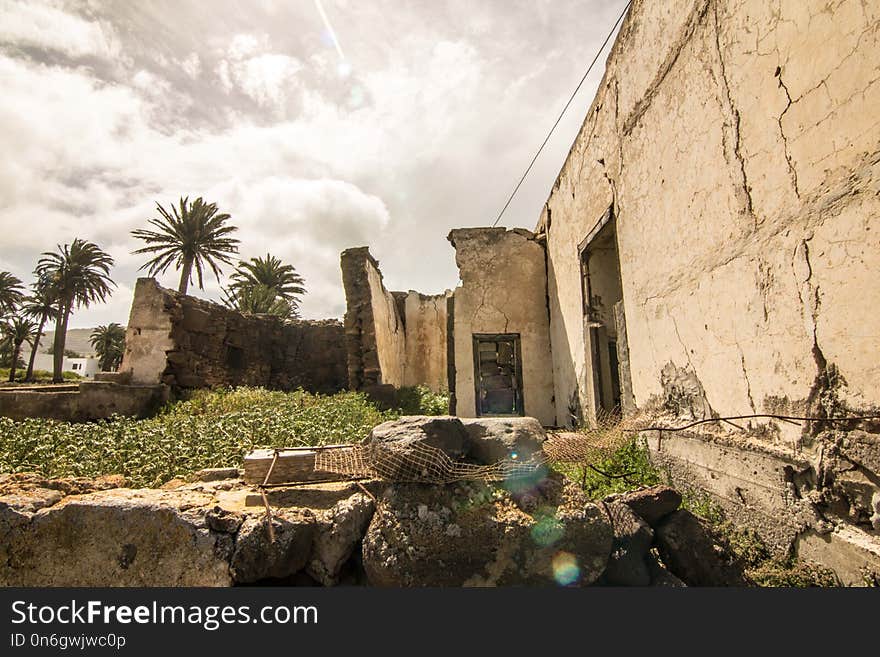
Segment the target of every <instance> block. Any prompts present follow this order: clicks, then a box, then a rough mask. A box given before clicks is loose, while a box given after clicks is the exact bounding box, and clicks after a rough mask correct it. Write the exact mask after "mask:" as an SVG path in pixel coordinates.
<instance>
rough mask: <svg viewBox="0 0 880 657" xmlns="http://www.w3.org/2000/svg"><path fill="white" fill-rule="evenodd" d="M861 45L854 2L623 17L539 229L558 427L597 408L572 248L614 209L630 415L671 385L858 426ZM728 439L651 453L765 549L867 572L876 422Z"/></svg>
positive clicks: (867, 49) (871, 334) (867, 253)
mask: <svg viewBox="0 0 880 657" xmlns="http://www.w3.org/2000/svg"><path fill="white" fill-rule="evenodd" d="M878 41H880V5H878V4H877V3H872V2H864V1H860V0H835V1H831V2H824V1H823V2H819V1H817V0H804V1H798V2H794V1H791V2H789V1H780V0H776V1H770V2H765V1H759V0H739V1H737V0H674V1H670V2H664V3H648V2H646V1H645V0H635V1H634V2H633V5H632V7H631V9H630V12H629V15H628V16H627V18H626V20H625V21H624V23H623V25H622V27H621V30H620V33H619V35H618V38H617V41H616V42H615V45H614V47H613V49H612V52H611V54H610V55H609V58H608V62H607V68H606V73H605V77H604V79H603V81H602V83H601V84H600V87H599V90H598V92H597V94H596V97H595V99H594V101H593V103H592V105H591V106H590V108H589V111H588V114H587V118H586V120H585V122H584V125H583V127H582V129H581V132H580V134H579V135H578V137H577V139H576V141H575V143H574V144H573V146H572V148H571V151H570V153H569V156H568V159H567V161H566V162H565V164H564V166H563V168H562V170H561V172H560V175H559V177H558V179H557V181H556V184H555V185H554V188H553V190H552V192H551V195H550V198H549V199H548V201H547V204H546V206H545V208H544V211H543V213H542V215H541V218H540V221H539V224H538V228H537V229H536V232H538V233H539V234H541V233H543V234H545V235H546V244H547V254H548V265H547V269H548V289H549V299H550V318H551V340H552V354H553V359H554V387H555V391H556V404H557V413H558V415H559V417H560V418H564V417H566V413H565V411H566V409H568V408H571V407H572V406H573V405H574V403H575V402H577V403H579V404H582V405H583V407H584V408H585V409H590V408H593V407H594V400H592V399H591V395H592V385H588V382H591V381H592V373H591V372H590V370H589V368H590V363H589V362H588V359H586V358H585V355H584V351H585V349H584V338H583V328H582V321H583V320H582V309H581V291H580V280H579V262H578V253H577V245H578V244H579V243H580V242H581V240H583V239H584V237H585V236H586V235H587V234H588V233H589V232H590V230H591V229H592V228H593V226H594V225H595V224H596V222H597V220H598V219H599V218H600V217H601V216H602V214H603V213H604V212H605V210H606V208H607V207H608V205H609V204H612V203H613V204H614V209H615V216H616V220H617V241H618V249H619V253H620V267H621V279H622V285H623V298H624V306H625V314H626V328H627V335H628V342H629V353H630V370H631V376H632V382H633V393H634V396H635V401H636V403H637V405H638V406H639V407H642V408H651V407H652V406H653V403H654V402H655V401H656V400H657V399H658V398H659V399H660V400H661V401H662V400H663V399H664V395H665V396H666V398H667V399H668V393H669V390H668V389H666V388H664V385H663V382H664V381H670V380H674V381H678V380H688V381H691V382H692V384H693V386H692V387H694V388H695V389H698V390H699V396H700V399H699V400H696V401H698V402H700V403H696V404H695V403H690V404H685V405H684V406H683V407H686V408H688V409H690V412H691V413H692V414H693V413H694V409H695V408H696V409H697V414H701V415H711V414H712V413H716V414H718V415H722V416H723V415H739V414H748V413H762V412H763V413H783V414H793V415H802V414H809V415H819V416H822V415H823V414H825V413H829V412H836V413H840V412H842V411H850V412H857V413H858V412H862V413H864V412H871V411H873V412H876V411H877V409H878V407H880V360H878V359H877V354H878V353H880V329H878V322H877V319H876V317H877V309H878V307H880V278H878V276H877V272H878V270H880V221H878V216H880V115H878V113H877V108H878V107H880V43H878ZM664 372H665V374H666V375H665V376H664V375H663V373H664ZM691 401H692V402H693V401H694V400H691ZM700 409H702V410H700ZM761 422H762V423H763V422H764V421H761ZM741 424H742V429H745V430H746V431H739V430H734V428H733V427H727V426H725V427H724V428H722V429H717V430H716V429H714V428H712V429H711V430H710V429H709V428H708V427H701V430H700V432H698V433H693V434H690V435H684V434H669V435H668V436H666V437H665V438H664V439H663V440H662V441H661V440H656V441H653V439H652V442H651V443H650V447H651V449H652V452H653V453H654V455H655V457H656V458H658V459H659V460H660V462H661V463H662V464H663V465H666V466H668V467H669V468H670V472H671V473H672V474H673V475H674V476H676V481H677V482H678V483H680V484H682V485H692V486H697V487H701V488H703V489H704V490H708V491H709V492H711V493H712V494H713V496H714V497H715V498H716V500H719V501H720V502H721V503H722V504H723V505H724V506H725V508H727V509H728V511H730V512H731V513H732V515H733V517H734V518H738V519H742V521H743V522H746V523H747V524H751V525H752V526H753V527H755V528H757V529H759V531H761V532H762V535H764V536H765V537H769V539H770V541H771V543H773V544H775V545H777V546H779V547H780V548H781V549H785V548H786V547H787V546H794V549H795V550H796V551H801V552H803V553H804V554H805V555H806V556H808V557H811V558H815V559H816V560H818V561H821V562H822V563H824V564H826V565H829V566H831V567H832V568H834V569H835V571H836V572H838V574H839V575H840V576H841V579H842V581H846V582H849V583H857V581H858V579H859V577H860V575H859V573H860V572H861V570H860V569H862V568H863V567H866V566H870V568H872V569H873V570H874V571H875V572H880V541H878V537H877V531H878V530H880V522H878V523H873V521H869V520H868V516H869V515H870V509H871V508H872V507H871V505H872V504H873V501H874V500H875V499H880V496H877V497H876V498H875V497H872V495H875V494H877V492H878V491H880V488H878V485H880V474H878V473H880V470H878V468H877V467H876V465H872V464H876V463H880V461H877V459H878V458H880V457H878V455H880V440H878V434H877V431H878V428H877V426H876V423H875V426H873V428H872V427H870V426H869V427H867V431H866V432H862V433H859V432H853V431H849V432H847V431H845V430H843V429H846V428H847V427H839V428H840V429H842V430H841V431H831V430H829V429H830V428H833V427H828V426H827V425H824V426H823V425H818V426H817V425H815V424H814V425H813V426H806V427H800V426H794V425H790V424H785V423H781V422H775V421H774V422H769V423H766V424H762V425H761V426H756V425H757V424H758V423H754V422H748V421H744V422H742V423H741ZM703 428H705V429H706V431H702V429H703ZM856 434H858V435H859V436H861V438H860V440H861V441H862V442H861V443H860V444H863V445H864V448H863V452H864V453H861V452H860V453H859V454H855V455H853V454H848V453H847V450H848V449H849V448H848V447H847V445H848V443H849V442H852V441H853V440H854V438H852V436H855V435H856ZM850 451H851V450H850ZM866 455H867V456H866ZM872 517H873V516H872ZM878 517H880V515H878ZM872 524H873V528H872ZM780 528H781V529H780ZM783 530H784V531H783ZM854 555H855V556H854Z"/></svg>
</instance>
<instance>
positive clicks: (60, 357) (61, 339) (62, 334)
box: [52, 302, 72, 383]
mask: <svg viewBox="0 0 880 657" xmlns="http://www.w3.org/2000/svg"><path fill="white" fill-rule="evenodd" d="M71 305H72V304H68V303H64V302H62V303H61V307H60V308H59V309H58V319H57V321H56V322H55V342H54V348H53V351H54V352H55V354H54V356H53V358H52V366H53V368H52V383H63V382H64V376H63V375H62V374H61V371H62V368H63V365H64V345H65V344H66V342H67V322H68V320H69V319H70V306H71Z"/></svg>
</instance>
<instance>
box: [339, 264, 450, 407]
mask: <svg viewBox="0 0 880 657" xmlns="http://www.w3.org/2000/svg"><path fill="white" fill-rule="evenodd" d="M341 265H342V280H343V284H344V285H345V296H346V302H347V310H346V313H345V337H346V347H347V353H348V377H349V385H350V387H351V388H352V389H354V390H363V389H370V388H372V387H373V386H380V385H392V386H394V387H398V388H399V387H401V386H415V385H426V386H428V387H429V388H431V389H432V390H434V391H435V392H437V391H440V390H443V389H446V388H447V372H446V296H447V295H446V294H440V295H424V294H420V293H418V292H414V291H409V292H390V291H388V290H387V289H386V288H385V285H384V283H383V281H382V272H381V271H380V270H379V263H378V262H377V261H376V260H375V259H374V258H373V257H372V256H371V255H370V252H369V250H368V249H367V247H358V248H353V249H347V250H346V251H343V252H342V258H341Z"/></svg>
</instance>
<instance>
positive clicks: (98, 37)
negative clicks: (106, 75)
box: [0, 0, 119, 58]
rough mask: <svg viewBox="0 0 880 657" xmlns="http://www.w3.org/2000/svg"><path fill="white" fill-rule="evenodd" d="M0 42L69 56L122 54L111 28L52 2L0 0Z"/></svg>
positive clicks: (109, 56) (105, 56)
mask: <svg viewBox="0 0 880 657" xmlns="http://www.w3.org/2000/svg"><path fill="white" fill-rule="evenodd" d="M0 16H2V17H3V18H2V20H0V42H6V43H10V44H14V45H19V46H29V47H35V48H42V49H45V50H55V51H59V52H62V53H64V54H66V55H67V56H69V57H86V56H95V57H104V58H111V57H114V56H116V55H118V54H119V41H118V39H117V38H116V35H115V33H114V31H113V30H112V28H110V27H109V26H108V25H106V24H102V23H100V22H97V21H88V20H85V19H84V18H81V17H79V16H76V15H75V14H71V13H69V12H66V11H64V10H62V9H60V8H59V7H58V6H57V5H56V4H54V3H50V2H38V1H33V0H28V1H27V2H20V1H16V0H2V1H0Z"/></svg>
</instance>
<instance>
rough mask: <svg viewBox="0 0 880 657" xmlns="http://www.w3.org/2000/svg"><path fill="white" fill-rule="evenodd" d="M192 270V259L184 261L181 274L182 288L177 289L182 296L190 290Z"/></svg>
mask: <svg viewBox="0 0 880 657" xmlns="http://www.w3.org/2000/svg"><path fill="white" fill-rule="evenodd" d="M192 268H193V259H192V258H187V259H186V260H184V261H183V272H181V274H180V286H179V287H178V288H177V291H178V292H180V293H181V294H186V290H187V288H189V277H190V275H191V274H192Z"/></svg>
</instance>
